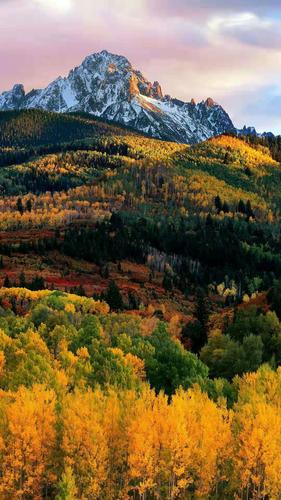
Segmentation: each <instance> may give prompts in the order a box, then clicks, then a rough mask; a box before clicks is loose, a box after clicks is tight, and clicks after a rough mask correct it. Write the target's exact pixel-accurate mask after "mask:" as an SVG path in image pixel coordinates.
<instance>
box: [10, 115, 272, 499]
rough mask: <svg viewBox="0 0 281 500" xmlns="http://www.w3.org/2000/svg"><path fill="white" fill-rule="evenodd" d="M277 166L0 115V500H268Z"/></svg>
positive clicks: (83, 120)
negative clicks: (208, 499)
mask: <svg viewBox="0 0 281 500" xmlns="http://www.w3.org/2000/svg"><path fill="white" fill-rule="evenodd" d="M280 162H281V141H280V138H275V137H273V136H268V137H263V138H258V137H256V136H255V137H253V136H246V137H239V138H238V137H235V136H234V135H223V136H219V137H216V138H213V139H210V140H208V141H206V142H203V143H200V144H197V145H194V146H188V145H186V144H177V143H173V142H165V141H160V140H156V139H152V138H149V137H146V136H144V135H140V134H138V133H136V132H135V131H133V130H128V129H125V128H124V127H123V128H122V127H118V126H117V125H113V124H112V123H110V122H103V121H101V120H98V119H96V118H95V117H93V116H90V115H87V114H84V113H81V114H75V113H73V114H71V113H70V114H68V115H67V114H60V115H58V114H55V113H48V112H43V111H39V110H37V111H36V110H28V111H13V112H1V113H0V193H1V196H0V286H1V288H0V498H3V499H14V498H19V499H26V500H29V499H39V498H42V499H53V498H54V499H57V500H63V499H64V500H66V499H67V500H74V499H76V498H83V499H105V500H111V499H125V498H132V499H134V500H138V499H139V500H152V499H158V498H161V499H162V498H163V499H169V500H172V499H191V498H204V499H205V498H214V499H215V498H216V499H221V498H223V499H234V498H237V499H241V500H244V499H246V500H248V499H257V500H258V499H267V498H268V499H271V498H272V499H278V498H280V495H281V479H280V474H279V471H280V460H281V458H280V457H281V413H280V405H281V224H280V214H281V165H280Z"/></svg>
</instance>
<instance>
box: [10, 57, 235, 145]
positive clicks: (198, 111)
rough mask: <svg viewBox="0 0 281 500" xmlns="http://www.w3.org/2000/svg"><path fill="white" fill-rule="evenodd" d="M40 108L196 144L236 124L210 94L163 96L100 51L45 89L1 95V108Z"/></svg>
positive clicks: (122, 61)
mask: <svg viewBox="0 0 281 500" xmlns="http://www.w3.org/2000/svg"><path fill="white" fill-rule="evenodd" d="M28 108H39V109H44V110H49V111H56V112H70V111H72V112H73V111H84V112H87V113H91V114H93V115H95V116H99V117H101V118H104V119H107V120H113V121H115V122H118V123H121V124H123V125H127V126H130V127H133V128H135V129H137V130H139V131H141V132H145V133H147V134H150V135H151V136H153V137H157V138H161V139H166V140H174V141H178V142H184V143H185V142H186V143H196V142H200V141H202V140H205V139H208V138H210V137H213V136H214V135H219V134H222V133H223V132H227V131H231V132H234V131H235V128H234V126H233V123H232V121H231V119H230V118H229V116H228V114H227V113H226V112H225V111H224V109H223V108H222V107H221V106H220V105H219V104H216V103H215V102H214V101H213V100H212V99H210V98H208V99H207V100H206V101H202V102H200V103H198V104H196V103H195V101H194V100H192V101H191V102H189V103H188V102H187V103H186V102H183V101H180V100H178V99H172V98H171V97H170V96H163V93H162V89H161V86H160V84H159V82H157V81H156V82H154V83H151V82H149V81H148V80H147V79H146V78H145V77H144V76H143V75H142V73H141V72H140V71H137V70H135V69H133V67H132V65H131V64H130V62H129V61H128V59H126V58H125V57H123V56H118V55H114V54H111V53H109V52H107V51H105V50H104V51H102V52H99V53H97V54H93V55H91V56H88V57H86V59H85V60H84V61H83V62H82V64H81V66H78V67H77V68H75V69H73V70H71V71H70V73H69V75H68V76H67V77H65V78H62V77H59V78H57V80H55V81H54V82H52V83H50V84H49V85H48V86H47V87H46V88H45V89H42V90H32V91H31V92H29V93H27V94H26V93H25V91H24V88H23V86H22V85H15V86H14V87H13V89H12V90H10V91H8V92H4V93H3V94H1V95H0V110H13V109H28Z"/></svg>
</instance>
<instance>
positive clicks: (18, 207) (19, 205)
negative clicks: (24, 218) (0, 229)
mask: <svg viewBox="0 0 281 500" xmlns="http://www.w3.org/2000/svg"><path fill="white" fill-rule="evenodd" d="M17 210H18V211H19V213H20V214H21V215H22V214H23V212H24V210H23V204H22V199H21V198H18V199H17Z"/></svg>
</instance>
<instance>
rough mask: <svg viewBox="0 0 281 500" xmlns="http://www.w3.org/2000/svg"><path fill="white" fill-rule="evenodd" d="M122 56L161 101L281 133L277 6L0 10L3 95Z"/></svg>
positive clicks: (148, 2)
mask: <svg viewBox="0 0 281 500" xmlns="http://www.w3.org/2000/svg"><path fill="white" fill-rule="evenodd" d="M103 49H106V50H108V51H110V52H113V53H116V54H122V55H124V56H126V57H127V58H128V59H129V61H130V62H131V63H132V65H133V67H134V68H135V69H139V70H141V71H142V73H143V74H144V76H145V77H146V78H148V79H149V80H150V81H154V80H158V81H159V82H160V84H161V86H162V89H163V91H164V93H167V94H170V95H171V96H173V97H177V98H179V99H182V100H186V101H189V100H190V99H191V98H194V99H195V100H196V101H201V100H202V99H205V98H207V97H212V98H213V99H214V100H215V101H217V102H218V103H220V104H221V105H222V106H223V107H224V108H225V109H226V111H227V112H228V113H229V114H230V116H231V118H232V120H233V122H234V124H235V125H236V126H238V127H242V126H243V125H244V124H246V125H248V126H255V127H256V128H257V130H259V131H261V132H262V131H265V130H266V131H269V130H271V131H273V132H275V133H281V0H0V92H2V91H4V90H8V89H9V88H11V87H12V86H13V85H14V84H15V83H23V84H24V86H25V89H26V90H30V89H32V88H41V87H45V86H46V85H47V84H48V83H50V82H51V81H52V80H54V79H55V78H57V77H58V76H60V75H61V76H64V75H67V74H68V72H69V70H70V69H71V68H73V67H75V66H78V65H79V64H80V63H81V62H82V60H83V59H84V58H85V57H86V56H87V55H89V54H91V53H94V52H98V51H100V50H103Z"/></svg>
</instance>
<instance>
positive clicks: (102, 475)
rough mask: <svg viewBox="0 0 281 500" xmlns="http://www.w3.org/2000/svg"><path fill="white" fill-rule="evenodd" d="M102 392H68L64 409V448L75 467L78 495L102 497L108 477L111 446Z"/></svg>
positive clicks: (69, 461) (65, 453)
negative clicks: (108, 444) (105, 420)
mask: <svg viewBox="0 0 281 500" xmlns="http://www.w3.org/2000/svg"><path fill="white" fill-rule="evenodd" d="M103 398H104V397H103V396H102V394H101V393H100V392H99V391H95V392H92V391H91V390H88V391H87V392H81V391H76V392H75V393H73V394H68V395H67V396H66V397H65V400H64V402H63V409H62V426H63V437H62V451H63V454H64V456H65V464H66V465H67V466H70V467H71V468H72V470H73V474H74V477H75V483H76V487H77V491H78V497H79V498H83V499H88V498H93V499H94V498H100V494H101V491H102V488H103V485H104V483H105V481H106V480H107V460H108V447H107V438H106V435H105V433H104V429H103V426H102V410H103V406H104V404H103Z"/></svg>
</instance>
